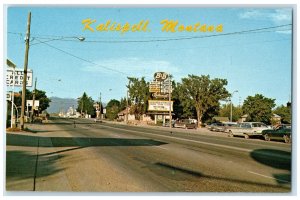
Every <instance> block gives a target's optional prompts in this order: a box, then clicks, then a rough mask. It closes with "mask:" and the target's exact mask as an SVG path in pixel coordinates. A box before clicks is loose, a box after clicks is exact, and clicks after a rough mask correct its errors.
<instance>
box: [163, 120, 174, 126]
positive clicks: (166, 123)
mask: <svg viewBox="0 0 300 200" xmlns="http://www.w3.org/2000/svg"><path fill="white" fill-rule="evenodd" d="M174 125H175V120H173V119H172V127H174ZM163 126H164V127H170V124H169V120H166V122H165V123H164V124H163Z"/></svg>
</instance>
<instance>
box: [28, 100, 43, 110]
mask: <svg viewBox="0 0 300 200" xmlns="http://www.w3.org/2000/svg"><path fill="white" fill-rule="evenodd" d="M26 106H27V108H28V107H29V106H33V100H26ZM39 106H40V101H39V100H34V108H33V109H34V110H36V108H37V107H39Z"/></svg>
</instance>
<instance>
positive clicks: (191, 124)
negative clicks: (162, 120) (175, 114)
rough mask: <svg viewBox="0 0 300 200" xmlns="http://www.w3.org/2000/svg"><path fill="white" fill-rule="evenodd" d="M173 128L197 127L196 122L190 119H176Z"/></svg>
mask: <svg viewBox="0 0 300 200" xmlns="http://www.w3.org/2000/svg"><path fill="white" fill-rule="evenodd" d="M174 127H175V128H185V129H197V124H196V123H194V122H193V121H192V120H190V119H182V120H176V122H175V124H174Z"/></svg>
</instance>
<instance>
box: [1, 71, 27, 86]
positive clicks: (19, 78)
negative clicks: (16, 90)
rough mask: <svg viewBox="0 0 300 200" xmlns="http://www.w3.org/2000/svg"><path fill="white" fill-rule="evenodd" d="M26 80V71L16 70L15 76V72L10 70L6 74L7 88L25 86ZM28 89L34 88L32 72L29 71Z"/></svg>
mask: <svg viewBox="0 0 300 200" xmlns="http://www.w3.org/2000/svg"><path fill="white" fill-rule="evenodd" d="M14 76H15V84H14ZM23 80H24V70H23V69H15V74H14V75H13V70H12V69H8V70H7V72H6V85H7V86H13V84H14V85H15V86H20V87H22V86H23ZM26 86H27V87H32V70H27V82H26Z"/></svg>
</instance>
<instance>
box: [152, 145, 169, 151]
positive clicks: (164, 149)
mask: <svg viewBox="0 0 300 200" xmlns="http://www.w3.org/2000/svg"><path fill="white" fill-rule="evenodd" d="M155 147H156V148H160V149H164V150H168V149H167V148H164V147H160V146H155Z"/></svg>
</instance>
